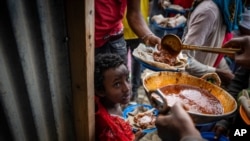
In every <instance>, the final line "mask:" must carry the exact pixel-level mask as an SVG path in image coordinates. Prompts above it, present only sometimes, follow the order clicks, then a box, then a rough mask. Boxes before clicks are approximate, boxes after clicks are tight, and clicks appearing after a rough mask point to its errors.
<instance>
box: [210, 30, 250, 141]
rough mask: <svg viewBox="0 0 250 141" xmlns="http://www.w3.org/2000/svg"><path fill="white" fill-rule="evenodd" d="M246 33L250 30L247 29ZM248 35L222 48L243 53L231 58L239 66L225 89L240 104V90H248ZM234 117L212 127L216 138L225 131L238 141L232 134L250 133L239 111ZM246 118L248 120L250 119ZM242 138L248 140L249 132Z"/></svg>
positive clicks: (237, 137) (249, 84)
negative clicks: (237, 48)
mask: <svg viewBox="0 0 250 141" xmlns="http://www.w3.org/2000/svg"><path fill="white" fill-rule="evenodd" d="M248 31H250V30H249V29H248ZM249 35H250V34H249ZM249 35H248V36H242V37H236V38H233V39H232V40H230V41H229V42H227V43H226V44H225V45H224V46H223V47H240V48H242V50H243V51H244V52H243V53H237V54H236V55H235V57H234V58H233V60H235V63H236V64H237V65H238V66H239V68H238V69H237V71H236V72H235V77H234V78H233V79H232V81H231V82H230V84H229V85H228V87H227V89H226V90H227V91H228V93H230V94H231V95H232V96H233V97H234V98H235V100H236V101H239V103H240V99H239V94H240V93H241V92H242V90H244V89H247V90H249V89H250V55H249V54H250V36H249ZM248 95H249V94H248ZM249 96H250V95H249ZM249 106H250V104H249ZM234 116H235V117H234V118H229V119H226V120H222V121H219V122H218V124H217V125H216V126H215V127H214V131H215V132H216V133H217V136H220V134H222V133H226V130H228V131H229V136H230V140H231V141H237V140H239V136H234V133H235V131H236V130H237V129H246V130H247V131H250V126H249V125H247V124H246V123H245V122H244V121H243V119H242V118H241V116H240V114H239V111H237V112H236V113H235V115H234ZM248 118H249V119H250V117H248ZM223 127H227V128H223ZM243 137H244V138H249V137H250V133H249V132H248V133H246V134H245V135H244V136H243ZM243 137H242V138H243ZM240 140H242V139H240Z"/></svg>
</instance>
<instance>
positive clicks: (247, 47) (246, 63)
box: [223, 36, 250, 69]
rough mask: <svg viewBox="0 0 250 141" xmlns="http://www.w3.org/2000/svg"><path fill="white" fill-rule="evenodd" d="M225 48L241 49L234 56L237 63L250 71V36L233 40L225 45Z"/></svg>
mask: <svg viewBox="0 0 250 141" xmlns="http://www.w3.org/2000/svg"><path fill="white" fill-rule="evenodd" d="M223 47H225V48H230V47H231V48H241V51H239V52H237V53H236V54H235V56H234V60H235V63H236V64H238V65H240V66H242V67H245V68H247V69H250V36H243V37H238V38H233V39H231V40H230V41H228V42H227V43H225V44H224V46H223Z"/></svg>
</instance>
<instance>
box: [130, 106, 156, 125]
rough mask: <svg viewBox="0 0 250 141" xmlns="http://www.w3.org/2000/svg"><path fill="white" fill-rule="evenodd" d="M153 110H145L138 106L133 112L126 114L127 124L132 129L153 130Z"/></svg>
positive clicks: (154, 117)
mask: <svg viewBox="0 0 250 141" xmlns="http://www.w3.org/2000/svg"><path fill="white" fill-rule="evenodd" d="M154 110H155V109H154V108H153V109H147V108H144V107H143V106H139V107H137V108H135V109H134V111H132V112H130V113H128V118H127V120H128V122H129V124H130V125H131V126H132V127H133V128H134V129H141V130H145V129H150V128H155V120H156V116H155V114H154Z"/></svg>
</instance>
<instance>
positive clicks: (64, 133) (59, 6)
mask: <svg viewBox="0 0 250 141" xmlns="http://www.w3.org/2000/svg"><path fill="white" fill-rule="evenodd" d="M63 4H64V3H63V0H33V1H30V0H18V1H17V0H1V4H0V9H1V10H0V102H1V105H0V106H1V109H3V114H4V115H3V116H2V117H4V119H5V120H6V121H7V127H5V128H8V129H9V131H10V135H11V137H9V139H13V140H15V141H57V140H58V141H69V140H74V139H73V120H72V119H73V118H72V117H71V116H72V115H73V114H72V111H71V109H72V108H71V107H72V105H71V90H70V88H71V87H70V84H71V82H70V75H69V74H70V73H69V60H68V58H69V57H68V48H67V43H66V42H65V38H67V34H66V25H65V18H64V5H63ZM1 128H4V127H1ZM0 139H1V138H0Z"/></svg>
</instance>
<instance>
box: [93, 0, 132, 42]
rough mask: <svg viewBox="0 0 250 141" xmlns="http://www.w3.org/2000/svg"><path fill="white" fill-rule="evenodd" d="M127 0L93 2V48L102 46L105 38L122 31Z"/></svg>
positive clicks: (97, 0) (99, 0)
mask: <svg viewBox="0 0 250 141" xmlns="http://www.w3.org/2000/svg"><path fill="white" fill-rule="evenodd" d="M126 7H127V0H95V47H100V46H102V45H104V44H105V43H106V42H107V40H105V39H104V37H105V36H107V35H111V34H116V33H118V32H119V31H121V30H122V29H123V25H122V19H123V16H124V14H125V10H126Z"/></svg>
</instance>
